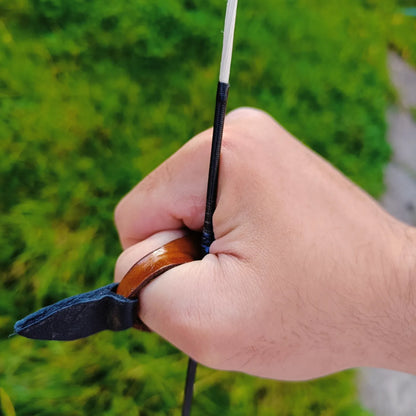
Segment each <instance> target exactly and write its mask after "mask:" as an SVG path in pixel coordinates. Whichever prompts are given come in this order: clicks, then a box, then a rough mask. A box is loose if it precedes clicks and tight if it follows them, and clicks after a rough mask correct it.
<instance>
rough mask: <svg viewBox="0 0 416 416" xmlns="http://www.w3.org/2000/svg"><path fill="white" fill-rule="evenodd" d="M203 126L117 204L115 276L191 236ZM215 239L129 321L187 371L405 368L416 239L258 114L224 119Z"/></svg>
mask: <svg viewBox="0 0 416 416" xmlns="http://www.w3.org/2000/svg"><path fill="white" fill-rule="evenodd" d="M211 134H212V133H211V130H208V131H205V132H203V133H201V134H200V135H198V136H196V137H195V138H193V139H192V140H190V141H189V142H188V143H187V144H185V146H183V147H182V148H181V149H180V150H179V151H178V152H177V153H175V154H174V155H173V156H172V157H171V158H169V159H168V160H167V161H165V162H164V163H163V164H162V165H161V166H159V167H158V168H157V169H156V170H155V171H154V172H152V173H151V174H150V175H149V176H148V177H146V178H145V179H144V180H143V181H141V182H140V183H139V184H138V185H137V186H136V187H135V188H134V189H133V190H132V191H131V192H130V193H129V194H128V195H127V196H126V197H124V198H123V200H122V201H121V202H120V203H119V205H118V206H117V209H116V213H115V221H116V226H117V229H118V232H119V235H120V240H121V242H122V245H123V248H124V249H125V251H124V252H123V253H122V254H121V256H120V258H119V260H118V262H117V265H116V270H115V279H116V281H120V280H121V279H122V277H123V276H124V274H125V273H126V272H127V271H128V269H129V268H130V267H131V266H132V264H133V263H135V262H136V261H137V260H138V259H139V258H141V257H143V256H144V255H145V254H147V253H148V252H149V251H152V250H154V249H156V248H158V247H159V246H161V245H163V244H165V243H167V242H168V241H170V240H173V239H175V238H178V237H180V236H182V235H183V233H184V231H183V229H184V228H185V227H186V228H189V229H192V230H200V229H201V228H202V225H203V220H204V211H205V194H206V181H207V176H208V164H209V154H210V147H211ZM214 231H215V237H216V240H215V241H214V243H213V244H212V246H211V249H210V254H209V255H207V256H205V257H204V258H203V259H202V260H201V261H195V262H192V263H187V264H184V265H181V266H178V267H176V268H174V269H171V270H169V271H167V272H166V273H164V274H163V276H161V277H159V278H158V279H156V280H154V281H153V282H152V283H151V284H149V285H148V286H147V287H146V288H145V289H144V290H143V291H142V293H141V310H140V318H141V319H142V321H143V322H144V323H145V324H146V325H147V326H148V327H149V328H151V329H152V330H154V331H155V332H157V333H159V334H160V335H161V336H163V337H164V338H166V339H167V340H168V341H170V342H171V343H172V344H174V345H176V346H177V347H178V348H179V349H181V350H183V351H184V352H186V353H187V354H188V355H190V356H191V357H193V358H194V359H195V360H197V361H198V362H201V363H202V364H205V365H208V366H210V367H214V368H218V369H224V370H235V371H243V372H245V373H249V374H253V375H258V376H262V377H270V378H275V379H285V380H300V379H302V380H303V379H309V378H315V377H318V376H322V375H325V374H328V373H332V372H336V371H339V370H342V369H345V368H349V367H355V366H377V367H386V368H393V369H396V370H403V371H410V372H416V357H414V354H413V348H414V345H415V342H416V333H415V330H414V328H415V325H414V324H413V319H414V317H415V316H416V314H415V302H414V295H415V293H416V292H415V288H414V283H413V282H412V279H411V277H412V273H413V275H415V273H416V267H415V263H416V261H415V258H416V256H415V254H416V253H415V249H414V248H413V247H414V245H415V241H416V231H415V229H412V228H410V227H407V226H405V225H404V224H402V223H400V222H398V221H396V220H395V219H393V218H392V217H391V216H389V215H388V214H387V213H386V212H385V211H383V210H382V209H381V208H380V207H379V205H378V204H377V203H376V202H375V201H374V200H373V199H371V198H370V197H369V196H368V195H367V194H365V193H364V192H363V191H362V190H360V189H359V188H358V187H357V186H355V185H354V184H352V183H351V182H350V181H349V180H348V179H346V178H345V177H344V176H343V175H342V174H340V173H339V172H338V171H337V170H335V169H334V168H333V167H332V166H331V165H330V164H328V163H327V162H326V161H324V160H323V159H322V158H321V157H319V156H318V155H317V154H315V153H313V152H312V151H311V150H309V149H308V148H306V147H305V146H303V145H302V144H301V143H300V142H299V141H297V140H296V139H295V138H294V137H293V136H291V135H290V134H289V133H288V132H287V131H285V130H284V129H283V128H282V127H281V126H279V125H278V124H277V123H276V122H275V121H274V120H273V119H272V118H271V117H269V116H268V115H266V114H265V113H263V112H261V111H258V110H251V109H240V110H236V111H233V112H232V113H230V114H229V115H228V116H227V118H226V123H225V129H224V138H223V147H222V153H221V162H220V177H219V189H218V205H217V209H216V211H215V214H214Z"/></svg>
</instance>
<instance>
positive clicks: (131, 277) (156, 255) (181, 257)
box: [117, 233, 201, 331]
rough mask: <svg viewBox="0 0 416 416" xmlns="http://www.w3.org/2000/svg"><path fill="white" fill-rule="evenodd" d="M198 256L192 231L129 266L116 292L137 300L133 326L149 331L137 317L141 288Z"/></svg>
mask: <svg viewBox="0 0 416 416" xmlns="http://www.w3.org/2000/svg"><path fill="white" fill-rule="evenodd" d="M200 258H201V248H200V239H199V235H198V234H195V233H192V234H190V235H187V236H185V237H182V238H178V239H177V240H174V241H171V242H170V243H168V244H165V245H164V246H162V247H160V248H158V249H156V250H154V251H152V252H151V253H149V254H147V255H146V256H144V257H143V258H142V259H140V260H139V261H138V262H137V263H135V264H134V265H133V266H132V267H131V268H130V270H129V271H128V272H127V274H126V275H125V276H124V277H123V280H122V281H121V282H120V284H119V285H118V287H117V293H118V294H119V295H122V296H124V297H125V298H129V299H136V298H137V299H138V300H139V302H138V304H137V322H136V324H135V325H134V327H135V328H137V329H141V330H143V331H150V330H149V328H148V327H147V326H146V325H145V324H144V323H143V322H142V321H141V319H140V318H139V312H140V299H139V296H140V292H141V290H142V289H143V288H144V287H145V286H146V285H148V284H149V283H150V282H151V281H152V280H153V279H155V278H156V277H158V276H160V275H161V274H162V273H164V272H166V271H167V270H169V269H171V268H173V267H176V266H179V265H181V264H184V263H189V262H191V261H194V260H198V259H200Z"/></svg>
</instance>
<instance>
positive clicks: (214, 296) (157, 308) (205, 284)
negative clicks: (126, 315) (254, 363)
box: [115, 230, 225, 368]
mask: <svg viewBox="0 0 416 416" xmlns="http://www.w3.org/2000/svg"><path fill="white" fill-rule="evenodd" d="M183 234H184V233H183V231H181V230H175V231H164V232H160V233H157V234H155V235H153V236H151V237H149V238H148V239H146V240H144V241H142V242H140V243H138V244H135V245H133V246H131V247H129V248H128V249H127V250H125V251H124V252H123V253H122V254H121V255H120V257H119V259H118V260H117V264H116V269H115V280H116V281H120V280H121V279H122V278H123V276H124V275H125V274H126V273H127V271H128V270H129V269H130V268H131V267H132V266H133V264H135V263H136V262H137V261H138V260H139V259H140V258H142V257H144V256H145V255H147V254H148V253H149V252H150V251H153V250H156V249H157V248H159V247H161V246H162V245H164V244H167V243H168V242H170V241H172V240H175V239H177V238H180V237H182V236H183ZM221 276H222V271H221V267H220V263H219V261H218V257H217V256H215V255H213V254H208V255H207V256H205V257H204V258H203V259H202V260H198V261H193V262H190V263H186V264H183V265H180V266H177V267H174V268H172V269H170V270H168V271H166V272H165V273H163V274H162V275H161V276H159V277H157V278H156V279H155V280H153V281H152V282H151V283H149V284H148V285H147V286H146V287H145V288H144V289H143V290H142V291H141V293H140V299H139V305H140V309H139V313H140V319H141V320H142V321H143V322H144V323H145V324H146V325H147V326H148V327H149V328H150V329H151V330H152V331H154V332H157V333H158V334H159V335H161V336H162V337H163V338H165V339H166V340H168V341H169V342H170V343H172V344H173V345H175V346H176V347H177V348H179V349H180V350H182V351H184V352H185V353H186V354H188V355H190V356H191V357H192V358H194V359H195V360H197V361H198V362H201V363H203V364H205V365H208V366H210V367H217V368H219V366H220V364H219V360H218V357H219V352H220V351H221V350H222V346H221V345H220V343H222V342H223V340H224V337H221V336H219V333H220V332H222V331H223V330H224V326H225V325H224V322H225V321H224V311H223V309H224V308H223V307H222V304H223V302H222V301H221V298H222V297H223V296H220V297H219V296H218V294H221V293H224V292H225V290H224V288H223V287H221V286H223V283H224V279H221Z"/></svg>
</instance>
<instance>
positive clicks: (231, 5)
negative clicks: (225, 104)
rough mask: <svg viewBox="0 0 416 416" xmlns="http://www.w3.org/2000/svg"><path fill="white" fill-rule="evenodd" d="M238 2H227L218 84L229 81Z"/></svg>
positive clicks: (234, 0)
mask: <svg viewBox="0 0 416 416" xmlns="http://www.w3.org/2000/svg"><path fill="white" fill-rule="evenodd" d="M237 3H238V0H228V2H227V12H226V14H225V25H224V41H223V45H222V57H221V68H220V82H223V83H225V84H228V83H229V81H230V69H231V58H232V54H233V41H234V29H235V19H236V16H237Z"/></svg>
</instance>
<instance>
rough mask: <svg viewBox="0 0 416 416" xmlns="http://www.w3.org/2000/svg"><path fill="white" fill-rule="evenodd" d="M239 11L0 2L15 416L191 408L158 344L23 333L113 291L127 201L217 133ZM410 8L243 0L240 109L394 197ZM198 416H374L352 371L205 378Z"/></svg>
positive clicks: (236, 65) (4, 378) (178, 357)
mask: <svg viewBox="0 0 416 416" xmlns="http://www.w3.org/2000/svg"><path fill="white" fill-rule="evenodd" d="M224 6H225V2H224V1H223V0H212V1H209V2H204V1H202V0H200V1H197V0H169V1H168V0H165V1H163V2H149V1H148V0H134V1H132V0H117V1H113V0H111V1H108V2H102V1H99V0H90V1H84V0H71V1H70V0H16V1H13V2H11V1H9V0H0V62H1V65H0V150H1V152H0V210H1V216H0V270H1V278H0V335H1V337H2V340H1V341H0V350H1V357H0V387H1V388H2V390H0V405H1V407H0V408H1V409H2V414H5V415H7V416H9V415H12V414H13V410H12V409H13V407H14V408H15V411H16V414H18V415H19V416H26V415H31V416H32V415H56V414H60V415H71V416H72V415H86V414H102V415H119V414H120V415H121V414H122V415H130V414H131V415H133V414H134V415H137V414H140V415H162V414H163V415H166V414H177V413H178V409H179V406H180V402H181V398H182V387H183V382H184V373H185V369H186V358H185V357H184V356H183V355H182V354H181V353H179V352H177V351H176V350H175V349H174V348H173V347H171V346H170V345H168V344H167V343H165V342H164V341H162V340H160V339H159V338H158V337H157V336H156V335H149V334H140V333H137V332H135V331H127V332H125V333H122V334H110V333H104V334H99V335H96V336H94V337H91V338H88V339H86V340H82V341H77V342H71V343H53V342H52V343H45V342H35V341H29V340H26V339H22V338H19V337H13V338H10V339H7V336H8V335H9V334H10V333H11V332H12V328H13V323H14V321H15V320H17V319H19V318H21V317H22V316H24V315H25V314H27V313H29V312H32V311H33V310H34V309H36V308H39V307H41V306H43V305H45V304H48V303H51V302H54V301H57V300H59V299H61V298H62V297H65V296H69V295H73V294H76V293H79V292H80V291H85V290H89V289H92V288H95V287H98V286H101V285H104V284H107V283H109V282H110V281H111V279H112V269H113V265H114V262H115V259H116V257H117V255H118V253H119V251H120V247H119V244H118V241H117V235H116V232H115V229H114V225H113V220H112V215H113V209H114V206H115V205H116V203H117V201H118V200H119V199H120V198H121V196H122V195H123V194H125V193H126V192H127V191H128V190H129V189H130V188H131V187H132V186H133V185H134V184H136V183H137V182H138V181H139V180H140V179H141V178H142V177H143V176H144V175H145V174H147V173H148V172H149V171H151V170H152V169H153V168H154V167H155V166H157V164H158V163H160V162H161V161H163V160H164V159H165V158H166V157H167V156H168V155H170V154H171V153H172V152H173V151H175V150H176V149H177V148H178V147H179V146H181V145H182V144H183V143H184V142H185V141H186V140H188V139H189V138H190V137H192V135H194V134H196V133H197V132H199V131H200V130H202V129H205V128H207V127H209V126H210V124H211V121H212V116H213V114H212V112H213V105H214V99H215V86H216V82H217V81H216V80H217V73H218V62H219V57H220V47H221V30H222V25H223V13H224ZM394 10H395V4H394V2H392V1H390V0H389V1H387V0H384V1H380V0H378V1H375V0H351V1H348V2H343V3H342V5H341V6H340V3H339V1H335V0H330V1H326V2H322V1H318V0H264V1H263V2H262V3H261V5H260V4H259V3H258V2H257V1H255V0H246V1H244V2H241V4H240V9H239V15H238V23H237V31H236V41H235V54H234V61H233V66H232V76H231V83H232V89H231V92H230V108H235V107H238V106H242V105H251V106H256V107H260V108H263V109H265V110H266V111H268V112H270V113H271V114H272V115H273V116H274V117H276V118H277V119H278V120H279V121H280V122H281V123H282V124H283V125H284V126H285V127H287V128H288V129H289V130H290V131H292V132H293V133H294V134H296V135H297V136H299V137H300V138H301V139H302V140H303V141H304V142H305V143H307V144H308V145H309V146H310V147H312V148H313V149H315V150H316V151H318V152H319V153H321V154H322V155H323V156H324V157H326V158H328V159H329V160H330V161H331V162H332V163H334V164H335V165H336V166H338V167H339V168H340V169H342V170H343V171H344V172H345V173H346V174H347V175H348V176H349V177H351V178H352V179H353V180H354V181H355V182H357V183H358V184H360V185H361V186H363V187H364V188H365V189H367V191H369V192H370V193H371V194H373V195H374V196H378V195H380V193H381V192H382V190H383V182H382V175H383V167H384V165H385V163H386V161H387V159H388V157H389V147H388V145H387V144H386V142H385V131H386V123H385V117H384V115H385V110H386V107H387V104H388V100H389V97H391V95H390V90H389V82H388V76H387V73H386V66H385V61H386V51H387V46H388V45H389V44H391V42H392V41H391V38H389V36H390V35H389V25H390V23H391V21H392V19H394ZM406 30H410V29H403V31H404V35H403V37H404V36H405V34H406ZM408 37H409V38H410V37H411V36H408ZM409 48H410V49H411V51H412V52H409V54H410V53H413V51H414V49H412V48H413V46H412V47H410V46H409ZM410 49H409V50H410ZM193 414H195V415H198V414H201V415H202V414H203V415H216V414H227V415H248V414H258V415H262V416H263V415H276V414H279V415H282V416H294V415H324V416H330V415H334V416H335V415H336V416H349V415H354V416H360V415H366V414H367V413H366V412H365V411H364V410H362V409H361V408H360V406H359V405H358V404H357V398H356V387H355V382H354V373H353V372H346V373H342V374H340V375H336V376H332V377H329V378H326V379H322V380H318V381H315V382H309V383H278V382H274V381H270V380H261V379H256V378H252V377H248V376H244V375H240V374H232V373H223V372H216V371H212V370H208V369H202V368H201V369H200V371H199V373H198V381H197V384H196V399H195V411H194V413H193Z"/></svg>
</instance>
